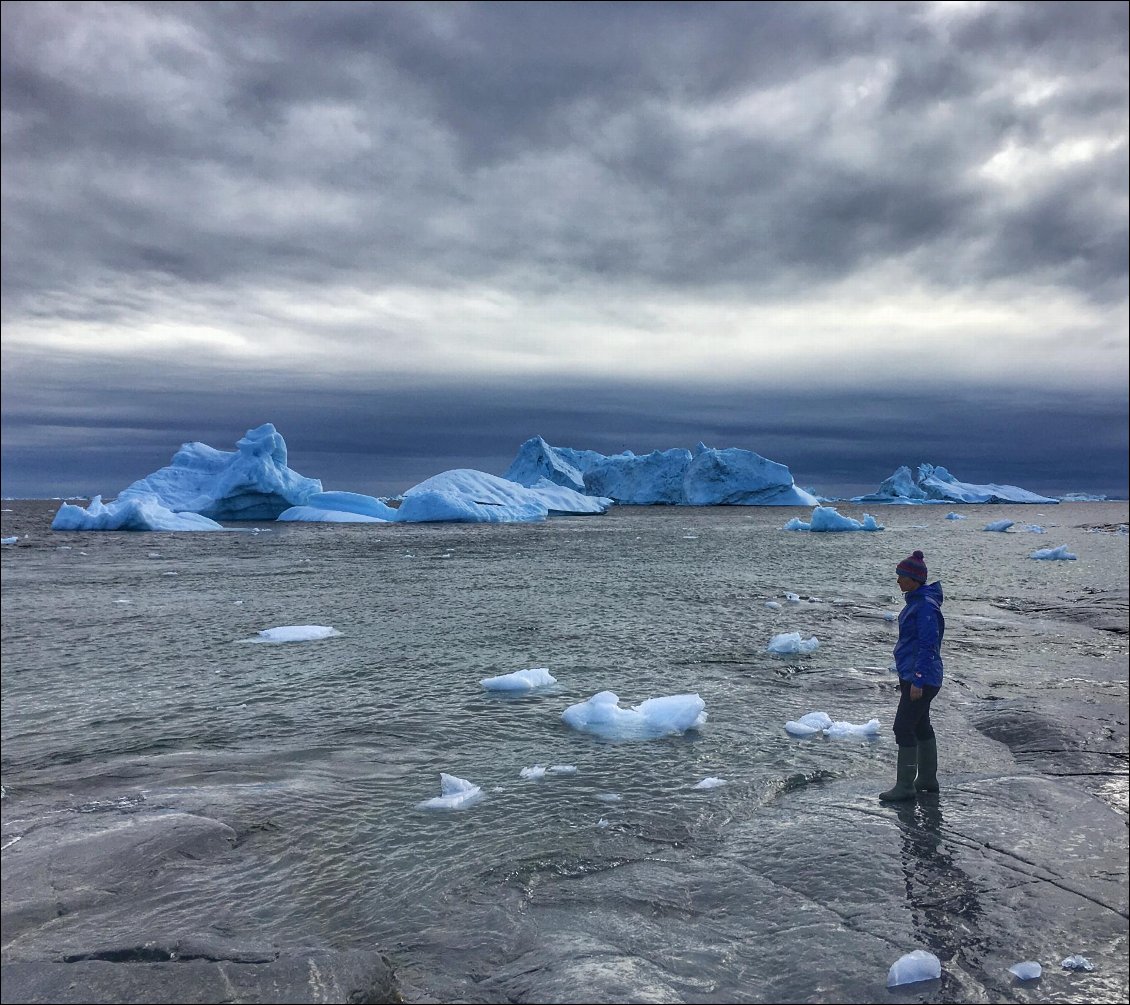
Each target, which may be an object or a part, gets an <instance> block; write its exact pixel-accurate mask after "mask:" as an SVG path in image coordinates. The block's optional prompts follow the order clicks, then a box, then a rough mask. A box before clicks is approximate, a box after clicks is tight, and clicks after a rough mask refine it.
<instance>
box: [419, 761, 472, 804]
mask: <svg viewBox="0 0 1130 1005" xmlns="http://www.w3.org/2000/svg"><path fill="white" fill-rule="evenodd" d="M439 790H440V795H438V796H435V797H433V798H432V799H425V800H424V801H423V802H422V803H417V804H416V809H418V810H461V809H464V808H465V807H467V806H470V805H471V804H472V803H477V802H478V801H479V800H480V799H482V797H483V790H482V789H481V788H480V787H479V786H477V785H475V784H473V783H472V782H469V781H467V779H465V778H456V777H455V775H448V774H445V773H444V772H442V771H441V772H440V774H439Z"/></svg>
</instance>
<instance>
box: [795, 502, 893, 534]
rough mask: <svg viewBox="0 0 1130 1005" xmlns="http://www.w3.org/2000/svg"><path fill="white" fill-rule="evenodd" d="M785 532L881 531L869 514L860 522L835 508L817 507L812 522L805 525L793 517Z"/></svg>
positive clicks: (798, 518)
mask: <svg viewBox="0 0 1130 1005" xmlns="http://www.w3.org/2000/svg"><path fill="white" fill-rule="evenodd" d="M784 529H785V530H807V531H811V532H813V533H818V532H832V533H836V532H841V531H849V530H882V529H883V528H882V527H881V526H880V525H879V524H878V523H876V522H875V518H874V517H873V516H872V515H871V514H870V513H864V514H863V519H862V520H853V519H852V518H851V517H850V516H841V515H840V513H839V512H838V511H837V510H836V507H835V506H817V507H816V509H814V510H813V511H812V521H811V522H810V523H805V522H804V521H803V520H802V519H801V518H800V517H798V516H794V517H793V518H792V519H791V520H790V521H789V522H788V523H787V524H785V528H784Z"/></svg>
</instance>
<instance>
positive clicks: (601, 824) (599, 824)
mask: <svg viewBox="0 0 1130 1005" xmlns="http://www.w3.org/2000/svg"><path fill="white" fill-rule="evenodd" d="M596 825H597V827H602V828H603V827H607V826H608V821H607V820H605V819H604V817H601V818H600V819H599V820H598V821H597V822H596Z"/></svg>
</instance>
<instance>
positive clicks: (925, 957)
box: [887, 949, 942, 988]
mask: <svg viewBox="0 0 1130 1005" xmlns="http://www.w3.org/2000/svg"><path fill="white" fill-rule="evenodd" d="M941 976H942V963H941V961H940V960H939V959H938V958H937V957H936V956H935V955H934V954H933V953H928V952H926V950H924V949H916V950H914V952H913V953H907V954H906V955H905V956H901V957H899V959H897V960H896V961H895V963H894V965H893V966H892V967H891V969H890V972H889V973H888V974H887V987H889V988H894V987H898V986H899V985H900V984H914V983H916V982H918V981H932V980H934V979H935V978H938V977H941Z"/></svg>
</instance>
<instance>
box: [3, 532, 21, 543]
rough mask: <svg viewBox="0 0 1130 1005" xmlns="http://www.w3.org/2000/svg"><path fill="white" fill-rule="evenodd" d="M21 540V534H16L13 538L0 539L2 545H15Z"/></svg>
mask: <svg viewBox="0 0 1130 1005" xmlns="http://www.w3.org/2000/svg"><path fill="white" fill-rule="evenodd" d="M19 539H20V535H19V534H16V535H14V536H13V537H0V544H15V543H16V542H17V541H18V540H19Z"/></svg>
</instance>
